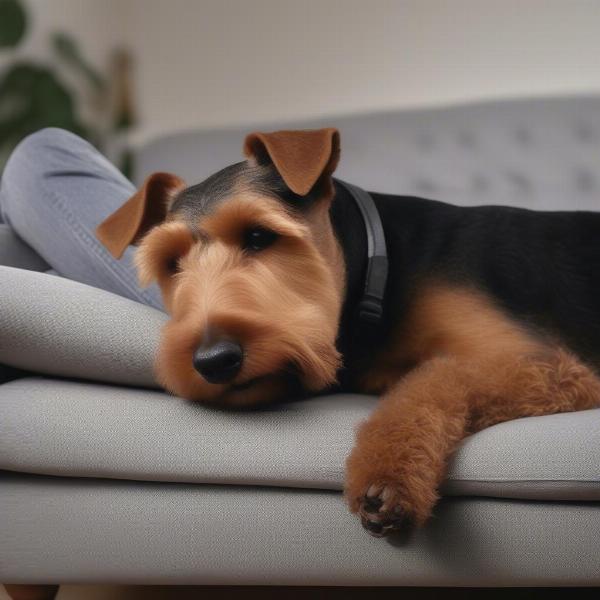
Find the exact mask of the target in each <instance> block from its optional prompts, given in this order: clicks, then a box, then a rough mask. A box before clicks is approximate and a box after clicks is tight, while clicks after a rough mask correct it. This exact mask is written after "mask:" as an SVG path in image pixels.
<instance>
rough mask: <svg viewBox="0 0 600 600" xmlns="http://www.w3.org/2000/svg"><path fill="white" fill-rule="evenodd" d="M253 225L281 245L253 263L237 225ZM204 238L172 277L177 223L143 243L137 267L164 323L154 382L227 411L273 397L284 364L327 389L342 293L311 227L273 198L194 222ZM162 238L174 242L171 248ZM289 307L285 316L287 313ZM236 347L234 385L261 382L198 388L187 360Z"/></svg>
mask: <svg viewBox="0 0 600 600" xmlns="http://www.w3.org/2000/svg"><path fill="white" fill-rule="evenodd" d="M257 223H259V224H261V225H263V226H264V227H268V228H269V229H271V230H273V231H276V232H277V233H279V234H280V236H281V238H280V239H279V240H278V242H277V244H276V245H275V246H274V247H273V248H270V249H268V250H266V251H265V252H263V253H262V254H261V255H260V257H254V256H247V255H246V254H244V252H242V251H241V250H240V237H241V235H242V234H243V231H244V229H245V227H247V226H248V225H250V224H257ZM198 226H199V228H200V229H201V231H202V232H203V234H202V236H201V239H200V240H198V241H195V242H194V243H193V244H192V245H191V246H190V247H189V248H187V252H186V253H184V254H182V255H181V257H180V258H179V269H180V271H179V273H178V274H176V275H174V276H170V277H169V276H167V277H166V276H165V270H164V267H163V265H164V259H165V257H167V256H169V257H170V256H171V253H170V252H169V250H172V249H174V248H175V247H177V246H179V247H180V248H184V247H186V245H187V244H188V243H189V234H188V235H187V236H186V234H184V233H183V229H182V228H183V227H185V226H183V225H180V224H177V223H165V224H164V225H161V226H159V227H157V228H155V229H154V230H153V231H152V232H151V233H150V234H149V235H148V236H147V237H146V238H145V239H144V240H143V241H142V243H141V245H140V248H139V251H138V254H137V264H138V268H139V270H140V273H141V275H142V281H143V283H146V284H147V283H149V282H150V281H151V280H152V279H157V280H158V282H159V285H160V286H161V288H162V289H163V295H164V297H165V302H166V304H167V306H168V307H169V308H170V311H171V315H172V318H171V320H170V321H169V323H168V324H167V325H166V326H165V328H164V330H163V334H162V340H161V345H160V349H159V353H158V356H157V359H156V371H157V375H158V378H159V381H160V382H161V383H162V384H163V385H164V386H165V387H166V388H167V389H170V390H172V391H174V392H175V393H177V394H179V395H181V396H183V397H185V398H188V399H191V400H198V399H201V400H204V401H209V400H218V401H220V402H225V403H227V404H229V405H246V404H254V403H256V402H258V401H268V400H271V399H273V397H274V395H276V394H277V393H278V392H281V390H282V389H283V387H282V385H283V384H282V381H281V379H282V377H281V375H282V374H284V372H285V370H286V369H287V368H288V366H289V364H293V365H294V366H296V367H298V368H299V370H300V372H301V373H302V382H303V384H304V385H305V386H306V387H307V389H313V390H318V389H322V388H323V387H326V386H327V385H329V384H331V383H333V382H334V381H335V376H336V371H337V369H338V368H339V366H340V357H339V354H338V352H337V350H336V348H335V339H336V335H337V322H338V319H339V313H340V310H341V302H342V294H343V289H342V287H341V280H340V277H335V276H334V274H333V272H332V270H331V268H330V266H329V264H328V263H327V260H326V258H330V259H331V260H333V262H339V260H340V259H339V258H336V257H332V256H329V257H328V256H327V255H325V256H323V254H322V250H320V249H319V248H323V247H324V246H327V247H328V252H329V253H332V254H335V253H336V251H337V252H339V249H337V250H336V248H332V247H331V246H332V244H331V241H330V240H329V241H324V240H323V239H319V240H318V241H316V240H315V239H314V238H313V235H312V232H311V230H310V228H308V227H306V225H305V224H304V223H303V222H301V221H300V220H298V219H295V218H293V217H292V216H291V215H290V214H289V213H288V212H287V211H285V210H284V209H283V208H282V207H281V206H280V204H279V203H278V202H277V201H275V200H273V199H271V198H257V197H248V196H247V195H246V196H244V197H239V198H235V197H234V198H232V199H231V200H227V201H226V202H223V203H222V204H221V205H220V206H219V207H218V208H217V209H216V210H215V212H214V213H213V214H211V215H209V216H207V217H206V218H204V219H202V222H201V223H199V224H198ZM168 240H172V241H171V242H169V241H168ZM290 307H293V310H290ZM217 335H219V336H223V335H227V336H232V337H235V339H239V340H241V341H242V342H243V344H244V347H245V348H246V352H247V357H248V359H247V360H246V362H245V365H244V369H243V371H242V373H241V374H240V377H239V382H240V383H243V382H245V381H248V380H252V379H255V378H259V377H264V380H262V381H260V382H257V384H256V385H254V386H252V388H251V389H248V390H242V391H239V390H238V391H236V390H230V391H228V390H226V388H225V387H224V386H221V385H213V384H209V383H207V382H206V381H204V380H203V379H202V378H201V377H200V376H199V375H198V373H197V372H196V371H195V370H194V368H193V366H192V363H191V360H190V355H191V353H192V352H193V349H194V348H195V347H197V346H198V345H199V344H200V343H201V342H202V341H203V340H206V338H207V337H210V336H217Z"/></svg>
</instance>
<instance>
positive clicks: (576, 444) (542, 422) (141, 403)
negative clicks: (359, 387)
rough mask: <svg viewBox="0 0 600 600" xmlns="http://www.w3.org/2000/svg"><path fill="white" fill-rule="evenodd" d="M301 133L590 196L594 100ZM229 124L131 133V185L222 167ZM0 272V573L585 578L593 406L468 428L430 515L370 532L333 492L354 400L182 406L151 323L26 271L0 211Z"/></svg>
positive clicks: (493, 183) (499, 192)
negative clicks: (134, 144)
mask: <svg viewBox="0 0 600 600" xmlns="http://www.w3.org/2000/svg"><path fill="white" fill-rule="evenodd" d="M322 124H327V125H335V126H338V127H339V128H340V130H341V133H342V148H343V155H342V156H343V158H342V161H341V167H340V170H339V176H340V177H341V178H343V179H347V180H349V181H352V182H354V183H356V184H359V185H361V186H364V187H366V188H367V189H372V190H377V191H389V192H395V193H406V194H417V195H424V196H429V197H434V198H438V199H441V200H446V201H450V202H455V203H459V204H483V203H495V204H514V205H522V206H527V207H531V208H538V209H555V208H565V209H584V208H585V209H594V208H600V163H599V161H598V157H599V156H600V97H585V98H558V99H550V100H528V101H510V102H508V101H507V102H498V103H484V104H474V105H469V106H461V107H454V108H447V109H436V110H421V111H400V112H392V113H381V114H369V115H358V116H352V117H342V118H337V117H336V118H331V119H322V120H318V121H316V120H315V121H311V122H302V123H297V124H292V125H293V126H299V127H305V126H318V125H322ZM283 125H285V126H290V124H289V123H286V124H281V123H276V124H270V125H266V126H262V127H265V128H269V129H271V128H275V127H280V126H283ZM259 127H260V126H259ZM248 129H252V128H239V129H230V130H219V131H204V132H194V133H182V134H177V135H173V136H169V137H166V138H163V139H160V140H157V141H155V142H152V143H150V144H148V145H147V146H145V147H144V148H142V149H140V152H139V155H138V177H139V178H140V179H141V178H143V177H144V176H145V175H146V174H148V173H149V172H151V171H153V170H171V171H173V172H175V173H177V174H179V175H181V176H183V177H184V178H186V179H187V180H188V181H190V182H193V181H199V180H201V179H202V178H204V177H205V176H207V175H209V174H210V173H212V172H213V171H215V170H217V169H219V168H221V167H222V166H224V165H226V164H229V163H231V162H234V161H236V160H239V158H240V154H241V143H242V139H243V135H244V133H245V132H247V130H248ZM0 263H1V264H3V265H5V266H2V267H0V363H2V364H4V365H8V366H10V367H16V368H18V369H22V370H24V371H25V373H21V374H20V376H18V377H17V376H16V375H15V374H14V373H12V374H10V373H9V372H8V371H6V370H5V371H4V376H3V377H4V380H5V382H4V383H2V384H0V469H2V472H1V474H0V581H4V582H7V583H66V582H78V583H81V582H104V583H108V582H120V583H164V584H183V583H185V584H211V585H212V584H288V585H403V586H408V585H410V586H438V585H444V586H501V585H515V586H516V585H518V586H530V585H536V586H538V585H548V586H559V585H600V410H592V411H586V412H581V413H571V414H562V415H554V416H547V417H537V418H528V419H521V420H518V421H513V422H509V423H504V424H501V425H497V426H495V427H492V428H490V429H488V430H485V431H482V432H481V433H478V434H477V435H474V436H472V437H471V438H469V439H467V440H465V442H464V443H463V445H462V446H461V448H460V449H459V450H458V452H457V453H456V455H455V457H454V459H453V461H452V464H451V465H450V469H449V473H448V478H447V481H446V483H445V485H444V489H443V494H444V498H443V500H442V501H441V502H440V504H439V506H438V507H437V509H436V512H435V517H434V518H433V519H432V520H431V522H430V523H429V524H428V525H427V526H426V527H425V528H424V529H423V530H421V531H419V532H417V533H416V534H415V535H414V536H413V537H412V538H410V539H386V540H379V539H374V538H371V537H369V536H368V535H367V533H366V532H365V531H364V530H363V529H362V528H361V526H360V524H359V522H358V520H357V519H356V518H354V517H353V516H351V515H350V514H349V513H348V511H347V509H346V507H345V504H344V501H343V498H342V495H341V489H342V485H343V467H344V458H345V456H346V455H347V453H348V451H349V449H350V447H351V444H352V439H353V429H354V427H355V426H356V424H357V423H359V422H360V421H361V420H362V419H364V418H365V417H366V416H367V415H368V414H369V412H370V411H371V410H372V408H373V407H374V405H375V402H376V399H375V398H371V397H366V396H358V395H354V396H341V395H337V396H329V397H320V398H313V399H308V400H306V401H303V402H294V403H288V404H284V405H281V406H273V407H269V408H266V409H264V410H260V411H256V412H247V413H245V412H235V413H229V412H222V411H216V410H211V409H208V408H204V407H202V406H199V405H195V404H191V403H188V402H185V401H183V400H180V399H178V398H174V397H172V396H169V395H167V394H166V393H164V392H162V391H160V390H158V389H156V385H155V384H154V381H153V378H152V360H153V354H154V351H155V348H156V344H157V339H158V334H159V329H160V326H161V324H162V323H163V322H164V321H165V319H166V316H165V315H163V314H162V313H160V312H158V311H156V310H154V309H151V308H148V307H146V306H142V305H140V304H136V303H134V302H132V301H129V300H127V299H124V298H121V297H118V296H115V295H113V294H110V293H107V292H104V291H101V290H97V289H94V288H91V287H88V286H85V285H82V284H80V283H77V282H73V281H67V280H65V279H62V278H60V277H56V276H53V275H49V274H46V273H44V272H43V271H45V270H46V269H47V268H48V266H47V265H46V264H45V263H44V261H43V260H41V259H40V258H39V257H37V256H36V255H35V253H33V252H32V251H31V250H30V249H29V248H27V247H26V246H24V244H22V243H21V242H20V241H19V240H18V239H16V238H15V237H14V236H13V235H12V234H10V232H9V231H8V230H7V228H6V226H5V225H1V224H0ZM599 268H600V267H599Z"/></svg>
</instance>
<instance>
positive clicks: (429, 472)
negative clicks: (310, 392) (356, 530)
mask: <svg viewBox="0 0 600 600" xmlns="http://www.w3.org/2000/svg"><path fill="white" fill-rule="evenodd" d="M437 479H438V477H437V472H436V470H435V469H433V468H432V465H431V464H428V461H424V460H422V455H421V456H415V455H414V454H413V449H412V448H404V447H399V446H398V445H397V442H396V444H390V443H389V441H387V440H386V439H385V438H383V439H378V440H376V441H375V442H374V441H373V440H371V441H370V443H368V444H366V443H365V444H362V443H359V444H357V446H356V447H355V448H354V449H353V450H352V452H351V453H350V456H349V457H348V461H347V464H346V485H345V490H344V492H345V496H346V500H347V502H348V505H349V507H350V510H351V512H353V513H355V514H357V515H358V516H359V517H360V519H361V522H362V524H363V526H364V528H365V529H366V530H367V531H368V532H369V533H370V534H372V535H374V536H377V537H382V536H385V535H388V534H390V533H392V532H402V533H405V534H406V533H409V532H410V531H411V530H412V529H413V528H415V527H419V526H421V525H423V524H424V523H425V522H426V521H427V519H428V518H429V517H430V515H431V511H432V509H433V506H434V505H435V502H436V501H437V499H438V494H437Z"/></svg>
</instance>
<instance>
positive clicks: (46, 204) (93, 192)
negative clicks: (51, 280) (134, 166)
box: [0, 129, 163, 309]
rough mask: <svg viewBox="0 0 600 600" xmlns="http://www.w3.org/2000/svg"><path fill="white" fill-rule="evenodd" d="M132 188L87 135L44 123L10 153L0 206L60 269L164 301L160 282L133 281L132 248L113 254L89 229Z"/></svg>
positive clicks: (146, 300)
mask: <svg viewBox="0 0 600 600" xmlns="http://www.w3.org/2000/svg"><path fill="white" fill-rule="evenodd" d="M134 191H135V189H134V186H133V184H132V183H131V182H130V181H128V180H127V179H126V178H125V177H124V176H123V175H122V174H121V173H120V172H119V171H118V170H117V169H116V168H115V167H114V166H113V165H112V164H111V163H110V162H108V160H107V159H106V158H104V157H103V156H102V155H101V154H100V153H99V152H98V151H97V150H96V149H95V148H93V147H92V146H91V145H90V144H88V142H86V141H84V140H82V139H81V138H79V137H77V136H76V135H74V134H72V133H69V132H67V131H64V130H62V129H42V130H41V131H38V132H37V133H34V134H32V135H30V136H29V137H27V138H26V139H24V140H23V141H22V142H21V143H20V144H19V145H18V146H17V148H16V149H15V150H14V152H13V153H12V155H11V157H10V158H9V160H8V163H7V165H6V168H5V170H4V173H3V174H2V180H1V182H0V212H1V214H2V219H3V220H4V221H5V223H7V224H8V225H9V226H10V227H11V228H12V229H13V230H14V231H15V233H16V234H17V235H18V236H19V237H20V238H22V239H23V240H24V241H25V242H26V243H27V244H29V245H30V246H31V247H32V248H33V249H34V250H35V251H36V252H37V253H38V254H39V255H40V256H41V257H42V258H43V259H44V260H45V261H46V262H47V263H48V264H49V265H50V266H51V267H52V269H53V270H54V271H56V272H57V273H58V274H59V275H61V276H63V277H66V278H68V279H74V280H75V281H80V282H82V283H87V284H88V285H92V286H94V287H98V288H102V289H104V290H108V291H110V292H114V293H115V294H119V295H121V296H125V297H127V298H131V299H132V300H137V301H138V302H142V303H144V304H149V305H151V306H154V307H156V308H160V309H162V306H163V304H162V301H161V297H160V291H159V289H158V287H157V286H156V285H154V286H151V287H150V288H147V289H142V288H140V287H139V286H138V284H137V275H136V271H135V267H134V266H133V261H132V258H133V252H134V250H133V248H128V249H127V251H126V252H125V254H124V256H123V258H122V259H121V260H116V259H114V258H113V257H112V256H111V255H110V254H109V252H108V251H107V250H106V248H104V246H103V245H102V244H101V243H100V242H99V241H98V240H97V239H96V236H95V233H94V230H95V229H96V227H97V225H98V224H99V223H101V222H102V221H103V220H104V219H105V218H106V217H107V216H108V215H109V214H111V213H112V212H113V211H115V210H116V209H117V208H118V207H119V206H121V204H123V202H125V200H127V198H129V196H131V195H132V194H133V192H134Z"/></svg>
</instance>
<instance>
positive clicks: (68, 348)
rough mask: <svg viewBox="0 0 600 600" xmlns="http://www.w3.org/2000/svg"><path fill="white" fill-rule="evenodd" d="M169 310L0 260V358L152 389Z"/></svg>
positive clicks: (22, 366) (53, 371) (40, 370)
mask: <svg viewBox="0 0 600 600" xmlns="http://www.w3.org/2000/svg"><path fill="white" fill-rule="evenodd" d="M166 320H167V316H166V315H165V314H164V313H162V312H160V311H158V310H155V309H153V308H150V307H149V306H145V305H143V304H139V303H138V302H134V301H133V300H129V299H127V298H123V297H121V296H117V295H116V294H112V293H110V292H105V291H104V290H100V289H97V288H94V287H90V286H88V285H85V284H83V283H78V282H75V281H70V280H68V279H63V278H62V277H56V276H54V275H47V274H45V273H35V272H32V271H25V270H23V269H14V268H10V267H1V266H0V363H3V364H5V365H10V366H12V367H18V368H20V369H24V370H27V371H33V372H37V373H46V374H49V375H59V376H64V377H76V378H84V379H94V380H97V381H107V382H110V383H122V384H126V385H137V386H147V387H158V386H157V384H156V383H155V381H154V377H153V375H152V362H153V359H154V353H155V350H156V346H157V344H158V337H159V333H160V328H161V326H162V324H163V323H164V322H165V321H166Z"/></svg>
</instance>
